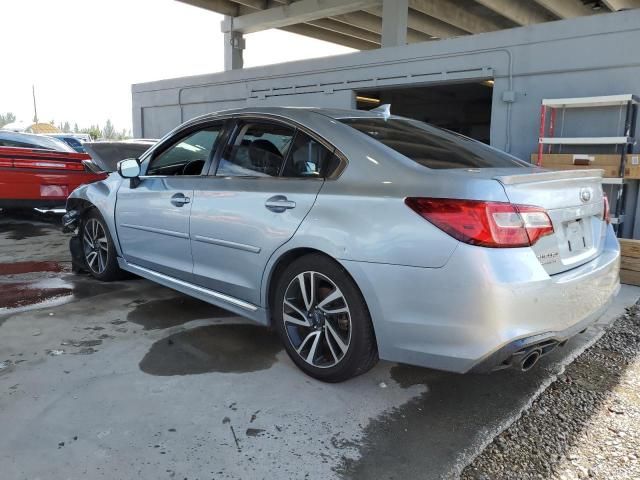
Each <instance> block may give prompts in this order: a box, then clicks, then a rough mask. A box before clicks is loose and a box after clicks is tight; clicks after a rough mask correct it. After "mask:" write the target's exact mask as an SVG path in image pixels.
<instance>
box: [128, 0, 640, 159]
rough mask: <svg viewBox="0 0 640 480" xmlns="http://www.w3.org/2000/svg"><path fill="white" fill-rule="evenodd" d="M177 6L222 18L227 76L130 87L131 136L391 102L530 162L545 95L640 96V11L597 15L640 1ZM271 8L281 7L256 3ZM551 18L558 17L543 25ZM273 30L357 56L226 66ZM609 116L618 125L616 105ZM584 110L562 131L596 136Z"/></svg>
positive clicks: (365, 0) (196, 1) (205, 1)
mask: <svg viewBox="0 0 640 480" xmlns="http://www.w3.org/2000/svg"><path fill="white" fill-rule="evenodd" d="M183 1H186V2H187V3H190V4H193V5H198V6H200V7H204V8H209V9H211V10H214V11H217V12H220V13H223V14H226V15H228V16H227V17H225V21H224V22H223V30H226V31H227V33H226V35H225V38H226V40H227V41H226V42H225V54H226V64H227V66H228V67H229V70H227V71H225V72H222V73H214V74H210V75H200V76H193V77H185V78H176V79H170V80H160V81H156V82H149V83H143V84H137V85H134V86H133V87H132V90H133V120H134V121H133V125H134V135H136V136H140V137H160V136H162V135H163V134H164V133H166V132H167V131H169V130H170V129H172V128H173V127H175V126H176V125H178V124H180V123H181V122H183V121H185V120H188V119H189V118H192V117H194V116H197V115H200V114H203V113H207V112H212V111H217V110H222V109H228V108H233V107H239V106H247V105H295V106H332V107H341V108H355V107H357V108H371V107H373V106H376V105H377V104H378V103H391V104H392V112H393V113H396V114H402V115H406V116H410V117H414V118H418V119H421V120H427V121H429V122H432V123H434V124H437V125H441V126H444V127H448V128H451V129H453V130H457V131H459V132H461V133H464V134H467V135H470V136H472V137H475V138H478V139H480V140H484V141H487V142H490V143H491V144H492V145H494V146H496V147H498V148H501V149H504V150H506V151H508V152H512V153H514V154H516V155H518V156H520V157H523V158H528V157H529V155H530V154H531V153H533V152H534V151H535V150H536V147H537V136H538V124H539V109H540V104H541V100H542V99H543V98H556V97H575V96H582V95H584V96H594V95H609V94H622V93H634V94H638V93H640V49H638V48H637V45H638V44H640V10H629V11H621V12H617V13H595V12H610V10H611V9H616V8H622V7H634V6H638V5H640V1H638V0H624V1H623V0H606V1H603V2H595V1H586V0H585V1H580V0H536V1H535V2H534V1H532V0H530V1H513V0H458V1H452V0H431V1H417V0H409V1H408V0H384V1H381V0H378V1H369V0H357V1H346V0H344V1H338V0H324V1H323V0H299V1H297V2H271V1H269V2H267V1H264V0H253V1H247V0H245V1H237V2H231V1H227V0H183ZM278 3H287V4H288V5H282V6H271V7H269V8H266V9H264V10H258V9H259V8H263V7H266V6H268V5H273V4H275V5H277V4H278ZM594 9H595V10H594ZM594 13H595V14H594ZM388 17H390V18H388ZM570 17H572V18H570ZM558 18H565V19H564V20H560V21H549V20H553V19H558ZM516 25H526V26H520V27H517V26H516ZM407 26H408V27H407ZM271 27H277V28H282V29H284V30H287V31H291V32H296V33H302V34H304V35H309V36H313V37H316V38H322V39H325V40H331V41H334V42H336V43H341V44H343V45H349V46H353V47H358V48H362V49H367V51H361V52H357V53H353V54H347V55H340V56H335V57H329V58H321V59H312V60H306V61H298V62H291V63H286V64H279V65H272V66H264V67H258V68H251V69H241V68H233V67H241V63H242V62H241V54H242V46H243V41H242V33H247V32H254V31H257V30H260V29H264V28H271ZM449 37H454V38H449ZM437 38H442V39H441V40H436V39H437ZM407 42H411V43H409V44H407V45H405V43H407ZM380 45H382V46H383V47H384V48H376V47H379V46H380ZM387 45H391V46H387ZM398 45H399V46H398ZM274 48H278V46H277V45H274ZM604 114H605V115H606V114H607V112H605V113H604ZM608 114H610V116H611V121H612V122H616V121H617V115H618V112H617V111H615V109H612V111H611V112H608ZM598 115H600V116H601V115H603V113H602V112H598ZM582 117H583V118H580V119H578V121H573V122H569V123H568V125H569V124H570V125H571V128H574V129H579V130H580V131H581V133H582V135H590V134H594V135H601V134H603V132H602V131H601V130H598V131H593V132H589V131H588V130H589V129H591V130H594V129H601V122H600V123H599V124H598V125H595V124H594V122H591V121H590V118H589V115H582ZM611 128H612V129H613V128H615V126H612V127H611ZM585 130H587V131H585ZM565 133H566V134H570V133H571V132H565ZM605 133H606V132H605Z"/></svg>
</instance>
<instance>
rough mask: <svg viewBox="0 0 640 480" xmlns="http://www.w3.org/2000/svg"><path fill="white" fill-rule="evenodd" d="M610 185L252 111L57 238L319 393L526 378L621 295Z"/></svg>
mask: <svg viewBox="0 0 640 480" xmlns="http://www.w3.org/2000/svg"><path fill="white" fill-rule="evenodd" d="M601 177H602V172H601V171H599V170H582V171H564V172H550V171H545V170H542V169H538V168H534V167H532V166H531V165H530V164H528V163H526V162H523V161H521V160H518V159H517V158H514V157H512V156H510V155H508V154H506V153H503V152H501V151H499V150H496V149H494V148H491V147H489V146H487V145H484V144H481V143H479V142H477V141H474V140H471V139H469V138H466V137H464V136H461V135H458V134H455V133H452V132H448V131H446V130H441V129H439V128H435V127H433V126H430V125H428V124H425V123H422V122H419V121H415V120H410V119H407V118H402V117H397V116H392V115H389V114H387V113H384V112H363V111H348V110H347V111H339V110H325V109H299V108H247V109H240V110H234V111H227V112H222V113H220V114H212V115H205V116H202V117H199V118H197V119H194V120H191V121H189V122H187V123H185V124H183V125H181V126H180V127H178V128H177V129H175V130H174V131H173V132H171V133H170V134H168V135H167V136H166V137H165V138H164V139H162V140H161V141H160V142H159V143H158V144H156V145H155V146H154V147H152V148H151V149H149V150H148V151H147V152H146V153H145V154H144V155H142V157H140V158H139V159H128V160H124V161H122V162H120V164H119V166H118V173H114V174H111V175H110V176H109V178H107V179H106V180H104V181H101V182H97V183H94V184H91V185H85V186H83V187H80V188H79V189H77V190H76V191H74V192H73V193H72V195H71V196H70V198H69V200H68V202H67V210H68V213H67V214H66V216H65V217H64V222H65V224H66V226H67V228H68V229H76V228H77V230H76V231H77V232H78V234H77V236H75V237H74V238H73V239H72V242H71V250H72V253H73V257H74V258H75V259H76V262H82V263H83V265H84V266H85V268H87V270H88V271H89V272H90V273H91V274H92V275H93V276H94V277H95V278H97V279H100V280H105V281H109V280H114V279H116V278H121V274H122V273H123V272H124V271H128V272H133V273H135V274H138V275H140V276H142V277H146V278H148V279H150V280H153V281H155V282H157V283H160V284H162V285H165V286H168V287H171V288H174V289H176V290H178V291H181V292H184V293H186V294H189V295H192V296H194V297H197V298H200V299H202V300H205V301H207V302H210V303H212V304H214V305H219V306H221V307H224V308H226V309H228V310H230V311H233V312H236V313H238V314H240V315H243V316H245V317H247V318H249V319H251V320H254V321H255V322H258V323H260V324H263V325H271V326H273V327H274V328H275V330H276V331H277V332H278V333H279V335H280V337H281V339H282V341H283V343H284V346H285V348H286V351H287V353H288V354H289V356H290V357H291V359H292V360H293V361H294V362H295V363H296V365H298V367H300V368H301V369H302V370H303V371H305V372H306V373H308V374H309V375H311V376H314V377H316V378H318V379H321V380H325V381H332V382H335V381H341V380H345V379H347V378H349V377H352V376H354V375H358V374H361V373H363V372H365V371H367V370H368V369H369V368H371V367H372V366H373V365H374V364H375V362H376V361H377V359H378V358H383V359H386V360H391V361H395V362H402V363H409V364H414V365H420V366H425V367H432V368H436V369H442V370H449V371H453V372H461V373H463V372H470V371H473V372H487V371H492V370H496V369H501V368H506V367H516V368H519V369H522V370H527V369H529V368H531V367H532V366H533V365H534V364H535V363H536V362H537V360H538V359H539V358H540V357H541V356H543V355H546V354H547V353H549V352H550V351H551V350H553V349H554V348H555V347H557V346H558V345H563V344H564V343H565V342H566V341H567V339H569V338H570V337H572V336H573V335H575V334H577V333H578V332H580V331H582V330H584V329H586V328H587V327H588V326H589V325H590V324H592V323H593V322H594V321H595V320H596V319H597V318H598V317H599V316H600V315H601V314H602V313H603V311H604V310H605V309H606V308H607V306H608V305H609V303H610V302H611V300H612V297H613V296H614V295H615V294H616V293H617V291H618V289H619V279H618V270H619V255H620V254H619V246H618V242H617V239H616V237H615V235H614V232H613V230H612V227H611V225H610V224H609V223H610V222H609V212H608V205H607V203H606V201H605V198H604V196H603V193H602V187H601V183H602V182H601ZM246 354H247V355H251V352H246Z"/></svg>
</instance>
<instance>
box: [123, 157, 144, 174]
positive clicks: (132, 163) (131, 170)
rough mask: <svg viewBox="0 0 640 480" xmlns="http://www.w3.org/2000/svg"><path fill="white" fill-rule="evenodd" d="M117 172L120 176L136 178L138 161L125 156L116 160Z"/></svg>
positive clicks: (138, 168) (138, 167)
mask: <svg viewBox="0 0 640 480" xmlns="http://www.w3.org/2000/svg"><path fill="white" fill-rule="evenodd" d="M118 173H119V174H120V176H121V177H122V178H138V177H139V176H140V163H138V160H136V159H135V158H127V159H125V160H120V161H119V162H118Z"/></svg>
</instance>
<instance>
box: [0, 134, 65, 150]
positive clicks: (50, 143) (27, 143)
mask: <svg viewBox="0 0 640 480" xmlns="http://www.w3.org/2000/svg"><path fill="white" fill-rule="evenodd" d="M0 147H23V148H39V149H44V150H55V151H57V152H75V150H74V149H73V148H71V147H70V146H69V145H67V144H66V143H64V142H63V141H62V140H58V139H57V138H51V137H49V136H46V135H38V134H35V133H22V132H12V131H9V130H0Z"/></svg>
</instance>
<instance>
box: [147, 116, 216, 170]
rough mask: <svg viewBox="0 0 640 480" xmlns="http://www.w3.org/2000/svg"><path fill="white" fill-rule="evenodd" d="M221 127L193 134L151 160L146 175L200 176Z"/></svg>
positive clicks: (213, 127)
mask: <svg viewBox="0 0 640 480" xmlns="http://www.w3.org/2000/svg"><path fill="white" fill-rule="evenodd" d="M221 130H222V125H214V126H209V127H207V128H204V129H202V130H198V131H196V132H193V133H191V134H189V135H187V136H186V137H184V138H182V139H181V140H179V141H178V143H176V144H174V145H172V146H171V147H169V148H168V149H166V150H164V151H163V152H161V153H159V154H158V155H156V156H154V157H153V158H152V159H151V163H150V164H149V168H148V169H147V175H162V176H166V175H169V176H173V175H200V174H201V173H202V170H203V168H204V166H205V165H206V164H207V162H208V160H209V158H210V157H211V152H212V151H213V150H214V148H215V145H216V140H217V139H218V136H219V135H220V132H221Z"/></svg>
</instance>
